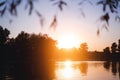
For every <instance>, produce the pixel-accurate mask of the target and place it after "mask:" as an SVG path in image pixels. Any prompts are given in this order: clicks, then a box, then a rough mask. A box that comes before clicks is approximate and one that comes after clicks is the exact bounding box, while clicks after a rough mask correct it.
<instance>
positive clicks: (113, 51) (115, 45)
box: [111, 42, 117, 53]
mask: <svg viewBox="0 0 120 80" xmlns="http://www.w3.org/2000/svg"><path fill="white" fill-rule="evenodd" d="M111 51H112V53H116V51H117V44H116V43H115V42H114V43H113V44H112V46H111Z"/></svg>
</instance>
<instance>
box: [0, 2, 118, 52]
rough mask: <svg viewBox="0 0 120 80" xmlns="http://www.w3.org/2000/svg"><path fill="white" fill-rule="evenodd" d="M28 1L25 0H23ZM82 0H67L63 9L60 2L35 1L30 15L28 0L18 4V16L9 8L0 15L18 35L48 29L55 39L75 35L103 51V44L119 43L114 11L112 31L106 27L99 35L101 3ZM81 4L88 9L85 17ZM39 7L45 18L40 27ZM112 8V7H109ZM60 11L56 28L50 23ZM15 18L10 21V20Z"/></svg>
mask: <svg viewBox="0 0 120 80" xmlns="http://www.w3.org/2000/svg"><path fill="white" fill-rule="evenodd" d="M23 1H26V0H23ZM80 1H81V0H65V2H67V3H68V6H64V8H63V11H62V12H61V11H60V10H59V8H58V7H57V6H53V3H54V2H56V1H53V2H51V1H50V0H39V2H37V1H36V2H35V4H34V6H35V8H34V11H33V13H32V15H31V16H29V15H28V11H29V9H26V10H25V9H24V7H25V2H22V4H21V5H20V6H19V7H18V8H17V10H18V16H11V15H10V13H9V12H6V14H5V15H4V16H3V17H0V25H1V26H3V27H4V28H7V29H9V30H10V32H11V35H10V37H16V36H17V34H18V33H20V32H21V31H25V32H28V33H36V34H38V33H43V34H44V33H46V34H49V36H50V37H52V38H53V39H55V40H60V39H61V37H63V36H65V35H73V36H74V38H75V39H76V47H78V46H79V45H80V43H83V42H87V44H88V48H89V50H90V51H94V50H97V51H102V50H103V48H105V47H107V46H111V44H112V43H113V42H117V43H118V39H120V22H116V21H115V20H114V17H115V15H113V14H111V17H110V27H108V28H109V31H107V30H105V29H103V30H101V33H100V35H99V36H97V34H96V32H97V29H98V28H101V26H100V25H101V24H100V23H101V22H100V21H99V18H100V16H101V15H103V14H104V13H103V11H102V5H101V6H100V5H99V6H98V5H96V4H95V3H96V1H97V0H92V2H93V5H90V4H88V3H84V4H85V5H81V6H79V5H78V3H79V2H80ZM80 8H82V10H83V12H84V13H85V17H83V16H82V15H81V11H80ZM35 10H38V11H39V12H40V13H41V14H42V15H43V16H44V18H45V25H44V26H43V27H41V25H40V22H39V18H38V16H37V15H36V14H35ZM108 12H109V10H108ZM56 14H57V20H58V26H57V28H56V30H55V31H54V30H53V29H52V28H51V29H49V26H50V24H51V22H52V20H53V17H54V15H56ZM10 19H12V20H13V22H12V23H11V24H9V20H10Z"/></svg>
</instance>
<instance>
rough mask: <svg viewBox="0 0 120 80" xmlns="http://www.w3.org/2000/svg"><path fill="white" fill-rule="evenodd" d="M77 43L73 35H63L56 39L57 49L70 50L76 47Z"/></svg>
mask: <svg viewBox="0 0 120 80" xmlns="http://www.w3.org/2000/svg"><path fill="white" fill-rule="evenodd" d="M78 45H79V41H78V39H77V37H76V36H75V35H64V36H62V37H60V39H58V45H57V46H58V48H59V49H61V48H66V49H70V48H73V47H78Z"/></svg>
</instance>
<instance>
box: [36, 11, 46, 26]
mask: <svg viewBox="0 0 120 80" xmlns="http://www.w3.org/2000/svg"><path fill="white" fill-rule="evenodd" d="M35 12H36V14H37V16H38V17H39V18H40V25H41V26H42V27H43V26H44V17H43V16H42V14H40V13H39V12H38V11H37V10H36V11H35Z"/></svg>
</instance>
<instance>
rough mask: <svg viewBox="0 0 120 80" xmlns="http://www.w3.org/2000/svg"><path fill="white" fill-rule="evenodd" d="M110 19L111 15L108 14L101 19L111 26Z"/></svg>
mask: <svg viewBox="0 0 120 80" xmlns="http://www.w3.org/2000/svg"><path fill="white" fill-rule="evenodd" d="M109 19H110V17H109V14H108V13H106V14H105V15H103V16H102V17H101V20H103V21H106V23H107V24H108V25H109Z"/></svg>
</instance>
